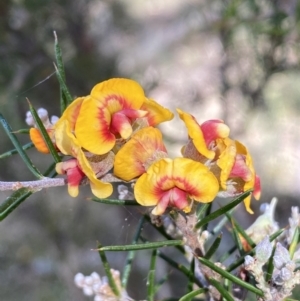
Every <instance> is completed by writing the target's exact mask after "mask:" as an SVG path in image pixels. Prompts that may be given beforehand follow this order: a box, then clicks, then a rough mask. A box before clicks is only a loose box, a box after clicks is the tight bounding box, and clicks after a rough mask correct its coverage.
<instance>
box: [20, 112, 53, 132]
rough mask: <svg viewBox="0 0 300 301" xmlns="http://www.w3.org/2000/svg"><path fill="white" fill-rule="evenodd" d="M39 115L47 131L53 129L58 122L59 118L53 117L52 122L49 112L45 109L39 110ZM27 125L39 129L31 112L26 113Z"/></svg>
mask: <svg viewBox="0 0 300 301" xmlns="http://www.w3.org/2000/svg"><path fill="white" fill-rule="evenodd" d="M37 114H38V116H39V117H40V119H41V121H42V122H43V124H44V126H45V128H46V129H49V128H52V127H53V125H54V124H55V123H56V122H57V121H58V119H59V118H58V117H57V116H54V115H53V116H51V118H50V120H49V115H48V111H47V110H46V109H44V108H39V109H38V110H37ZM25 121H26V123H27V124H28V125H29V126H32V127H37V124H36V123H35V121H34V119H33V117H32V114H31V112H30V111H28V112H27V113H26V119H25Z"/></svg>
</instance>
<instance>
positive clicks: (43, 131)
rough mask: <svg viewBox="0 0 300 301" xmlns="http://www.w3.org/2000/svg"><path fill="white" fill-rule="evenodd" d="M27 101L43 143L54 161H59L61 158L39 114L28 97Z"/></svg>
mask: <svg viewBox="0 0 300 301" xmlns="http://www.w3.org/2000/svg"><path fill="white" fill-rule="evenodd" d="M27 101H28V104H29V110H30V112H31V114H32V117H33V119H34V121H35V123H36V124H37V126H38V129H39V130H40V132H41V134H42V136H43V139H44V141H45V143H46V145H47V147H48V149H49V151H50V153H51V155H52V157H53V159H54V161H55V162H56V163H58V162H60V161H61V158H60V156H59V155H58V153H57V151H56V149H55V147H54V145H53V143H52V141H51V139H50V137H49V135H48V132H47V130H46V129H45V127H44V124H43V122H42V121H41V119H40V117H39V115H38V114H37V112H36V110H35V108H34V107H33V106H32V105H31V103H30V101H29V100H28V99H27Z"/></svg>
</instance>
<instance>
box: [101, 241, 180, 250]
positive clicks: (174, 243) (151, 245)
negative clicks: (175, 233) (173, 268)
mask: <svg viewBox="0 0 300 301" xmlns="http://www.w3.org/2000/svg"><path fill="white" fill-rule="evenodd" d="M182 245H183V241H182V240H164V241H158V242H148V243H144V244H136V245H124V246H108V247H101V251H136V250H146V249H157V248H162V247H169V246H182ZM99 251H100V250H99Z"/></svg>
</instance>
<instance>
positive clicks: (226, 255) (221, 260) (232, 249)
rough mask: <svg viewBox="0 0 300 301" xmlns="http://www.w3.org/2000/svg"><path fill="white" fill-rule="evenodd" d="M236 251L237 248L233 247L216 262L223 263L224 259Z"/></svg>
mask: <svg viewBox="0 0 300 301" xmlns="http://www.w3.org/2000/svg"><path fill="white" fill-rule="evenodd" d="M236 249H237V246H236V245H234V246H233V247H231V248H230V249H229V250H228V251H227V252H226V253H224V255H222V256H221V258H220V259H219V260H218V261H219V262H224V261H225V260H226V259H228V258H229V257H230V256H231V255H232V254H233V253H234V252H235V251H236Z"/></svg>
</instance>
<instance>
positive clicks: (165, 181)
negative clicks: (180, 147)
mask: <svg viewBox="0 0 300 301" xmlns="http://www.w3.org/2000/svg"><path fill="white" fill-rule="evenodd" d="M218 190H219V184H218V180H217V179H216V177H215V176H214V175H213V173H212V172H210V171H209V169H208V168H207V167H206V166H204V165H203V164H201V163H199V162H195V161H193V160H190V159H187V158H175V159H174V160H172V159H169V158H165V159H161V160H159V161H157V162H155V163H154V164H152V165H151V166H150V167H149V168H148V170H147V172H146V173H144V174H143V175H142V176H141V177H140V178H139V179H138V180H137V182H136V184H135V186H134V195H135V198H136V200H137V202H138V203H140V204H141V205H143V206H155V208H154V209H153V210H152V214H154V215H161V214H163V213H164V212H165V210H166V209H167V207H175V208H178V209H180V210H183V211H185V212H189V211H190V210H191V206H192V204H193V201H196V202H201V203H208V202H211V201H213V199H214V198H215V196H216V195H217V193H218Z"/></svg>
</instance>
